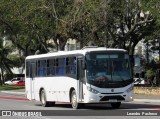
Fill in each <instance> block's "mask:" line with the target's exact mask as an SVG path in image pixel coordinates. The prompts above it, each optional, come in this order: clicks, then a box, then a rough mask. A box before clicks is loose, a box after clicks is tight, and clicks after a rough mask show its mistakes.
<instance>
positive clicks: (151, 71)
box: [145, 69, 155, 78]
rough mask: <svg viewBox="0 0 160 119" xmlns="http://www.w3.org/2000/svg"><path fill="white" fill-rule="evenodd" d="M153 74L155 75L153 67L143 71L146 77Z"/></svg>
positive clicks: (150, 76)
mask: <svg viewBox="0 0 160 119" xmlns="http://www.w3.org/2000/svg"><path fill="white" fill-rule="evenodd" d="M154 75H155V72H154V70H153V69H149V70H147V71H146V73H145V76H146V77H147V78H152V77H154Z"/></svg>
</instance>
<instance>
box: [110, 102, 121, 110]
mask: <svg viewBox="0 0 160 119" xmlns="http://www.w3.org/2000/svg"><path fill="white" fill-rule="evenodd" d="M111 106H112V108H115V109H117V108H119V107H120V106H121V102H114V103H111Z"/></svg>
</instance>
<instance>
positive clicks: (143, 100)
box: [134, 99, 160, 103]
mask: <svg viewBox="0 0 160 119" xmlns="http://www.w3.org/2000/svg"><path fill="white" fill-rule="evenodd" d="M134 101H135V102H148V103H149V102H159V103H160V100H152V99H134Z"/></svg>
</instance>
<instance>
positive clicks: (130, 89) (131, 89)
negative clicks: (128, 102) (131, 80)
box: [126, 85, 134, 93]
mask: <svg viewBox="0 0 160 119" xmlns="http://www.w3.org/2000/svg"><path fill="white" fill-rule="evenodd" d="M133 88H134V85H131V87H129V88H128V89H127V90H126V92H127V93H129V92H131V91H133Z"/></svg>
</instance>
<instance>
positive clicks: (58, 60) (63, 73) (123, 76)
mask: <svg viewBox="0 0 160 119" xmlns="http://www.w3.org/2000/svg"><path fill="white" fill-rule="evenodd" d="M25 68H26V73H25V90H26V97H27V98H28V99H29V100H36V101H40V102H41V104H42V106H44V107H47V106H50V105H54V104H55V102H56V103H57V102H62V103H67V104H68V103H69V104H71V105H72V108H73V109H78V108H80V107H81V106H84V104H86V103H88V104H90V103H106V104H107V103H109V104H111V107H112V108H119V107H120V105H121V102H124V101H127V102H128V101H133V86H134V83H133V75H132V74H133V73H132V67H131V63H130V59H129V55H128V53H127V51H126V50H124V49H112V48H105V47H85V48H83V49H81V50H75V51H57V52H53V53H47V54H40V55H33V56H27V57H26V59H25Z"/></svg>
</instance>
